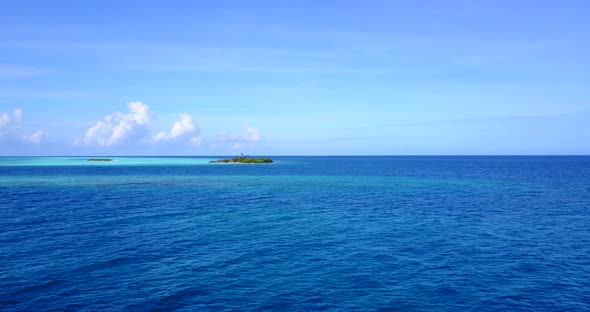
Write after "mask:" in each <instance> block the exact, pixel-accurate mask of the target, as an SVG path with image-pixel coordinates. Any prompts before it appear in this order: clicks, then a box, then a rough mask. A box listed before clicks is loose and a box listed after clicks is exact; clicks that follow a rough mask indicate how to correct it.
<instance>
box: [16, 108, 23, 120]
mask: <svg viewBox="0 0 590 312" xmlns="http://www.w3.org/2000/svg"><path fill="white" fill-rule="evenodd" d="M22 119H23V110H22V109H20V108H17V109H15V110H14V121H15V122H21V120H22Z"/></svg>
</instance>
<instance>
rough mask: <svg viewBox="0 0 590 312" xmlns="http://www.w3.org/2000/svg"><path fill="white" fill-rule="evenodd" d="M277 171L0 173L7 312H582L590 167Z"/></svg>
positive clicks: (3, 169)
mask: <svg viewBox="0 0 590 312" xmlns="http://www.w3.org/2000/svg"><path fill="white" fill-rule="evenodd" d="M275 159H276V160H277V162H276V163H273V164H268V165H267V164H264V165H224V164H212V165H207V164H194V165H187V164H184V165H178V164H177V165H174V164H170V165H165V164H155V165H154V164H152V165H141V164H140V165H118V166H111V165H109V164H105V165H92V166H84V165H78V166H73V165H63V166H60V165H55V164H54V165H47V166H45V165H38V164H37V165H35V166H27V165H26V161H28V160H24V161H25V164H24V165H23V164H20V165H18V166H13V165H4V166H2V162H3V161H4V163H5V164H6V163H7V162H8V161H7V160H6V159H5V160H2V159H0V310H4V311H12V310H16V311H49V310H51V311H53V310H83V311H95V310H104V311H123V310H126V311H128V310H132V311H152V310H156V311H168V310H179V311H237V310H239V311H267V310H268V311H271V310H275V311H312V310H326V311H590V157H276V158H275ZM13 160H14V159H13Z"/></svg>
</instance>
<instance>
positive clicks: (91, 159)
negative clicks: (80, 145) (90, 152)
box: [88, 158, 113, 161]
mask: <svg viewBox="0 0 590 312" xmlns="http://www.w3.org/2000/svg"><path fill="white" fill-rule="evenodd" d="M88 161H113V159H111V158H90V159H88Z"/></svg>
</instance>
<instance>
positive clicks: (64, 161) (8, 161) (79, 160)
mask: <svg viewBox="0 0 590 312" xmlns="http://www.w3.org/2000/svg"><path fill="white" fill-rule="evenodd" d="M91 158H109V159H112V161H109V162H97V161H88V159H91ZM214 159H218V158H213V157H212V158H195V157H192V158H191V157H0V166H155V165H160V166H161V165H165V166H176V165H204V164H207V163H208V162H209V161H210V160H214Z"/></svg>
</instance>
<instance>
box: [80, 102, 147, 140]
mask: <svg viewBox="0 0 590 312" xmlns="http://www.w3.org/2000/svg"><path fill="white" fill-rule="evenodd" d="M127 108H128V109H129V113H127V114H124V113H121V112H116V113H114V114H112V115H108V116H106V117H105V118H104V119H103V120H102V121H99V122H97V123H96V124H95V125H94V126H92V127H90V128H89V129H88V130H87V131H86V134H85V135H84V139H82V142H83V143H84V144H86V145H99V146H113V145H117V144H121V143H123V142H126V141H127V140H129V139H130V138H132V137H135V136H138V135H141V134H144V133H145V132H146V131H147V126H148V125H149V123H150V122H151V120H152V118H153V115H152V112H151V111H150V109H149V107H148V106H147V105H145V104H143V103H141V102H132V103H129V104H127Z"/></svg>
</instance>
